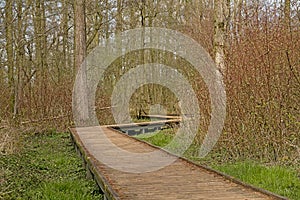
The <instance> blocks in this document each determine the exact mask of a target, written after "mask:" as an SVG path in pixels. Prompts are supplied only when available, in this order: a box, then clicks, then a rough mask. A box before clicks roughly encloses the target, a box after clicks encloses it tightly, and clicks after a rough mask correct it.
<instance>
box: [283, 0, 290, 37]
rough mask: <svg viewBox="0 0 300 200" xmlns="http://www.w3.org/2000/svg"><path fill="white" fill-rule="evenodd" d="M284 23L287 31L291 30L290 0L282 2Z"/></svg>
mask: <svg viewBox="0 0 300 200" xmlns="http://www.w3.org/2000/svg"><path fill="white" fill-rule="evenodd" d="M284 25H285V29H286V31H287V32H290V31H291V0H285V2H284Z"/></svg>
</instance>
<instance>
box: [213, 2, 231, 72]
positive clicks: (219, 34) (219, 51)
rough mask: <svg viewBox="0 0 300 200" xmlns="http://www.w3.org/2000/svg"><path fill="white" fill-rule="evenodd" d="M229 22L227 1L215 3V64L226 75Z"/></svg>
mask: <svg viewBox="0 0 300 200" xmlns="http://www.w3.org/2000/svg"><path fill="white" fill-rule="evenodd" d="M227 20H228V2H227V0H215V2H214V52H215V62H216V65H217V67H218V69H220V71H221V72H223V73H225V70H226V66H225V45H226V30H227Z"/></svg>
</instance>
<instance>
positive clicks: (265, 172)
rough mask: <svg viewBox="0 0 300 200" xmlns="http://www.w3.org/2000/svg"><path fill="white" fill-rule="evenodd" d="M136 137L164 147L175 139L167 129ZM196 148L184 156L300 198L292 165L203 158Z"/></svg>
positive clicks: (299, 176) (299, 181) (298, 177)
mask: <svg viewBox="0 0 300 200" xmlns="http://www.w3.org/2000/svg"><path fill="white" fill-rule="evenodd" d="M136 137H137V138H138V139H141V140H144V141H146V142H149V143H151V144H153V145H156V146H159V147H164V146H166V145H167V144H168V143H169V142H170V141H171V140H172V139H173V137H174V132H173V131H172V130H170V129H166V130H163V131H159V132H155V133H151V134H142V135H138V136H136ZM195 149H198V148H197V147H196V146H195V145H192V146H191V147H190V149H188V151H187V152H186V154H185V155H184V157H186V158H188V159H190V160H192V161H195V162H197V163H209V165H210V166H211V167H212V168H214V169H216V170H218V171H221V172H223V173H225V174H228V175H230V176H232V177H235V178H237V179H239V180H241V181H243V182H245V183H248V184H251V185H254V186H256V187H260V188H263V189H266V190H269V191H271V192H273V193H276V194H279V195H282V196H285V197H288V198H290V199H295V200H298V199H300V174H299V172H298V173H297V171H296V170H295V169H294V168H292V167H286V166H265V165H263V164H260V163H256V162H253V161H241V162H235V163H220V162H219V161H218V162H217V161H215V162H214V161H213V159H212V158H213V157H214V155H210V157H211V158H209V157H208V158H204V159H202V160H201V159H199V158H198V157H195V156H194V155H192V154H193V153H194V152H195Z"/></svg>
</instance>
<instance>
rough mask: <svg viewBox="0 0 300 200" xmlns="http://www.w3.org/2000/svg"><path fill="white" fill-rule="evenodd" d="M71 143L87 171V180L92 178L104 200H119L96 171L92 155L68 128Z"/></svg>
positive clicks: (71, 129) (74, 132) (75, 133)
mask: <svg viewBox="0 0 300 200" xmlns="http://www.w3.org/2000/svg"><path fill="white" fill-rule="evenodd" d="M69 131H70V137H71V141H72V143H73V145H74V148H75V150H76V152H77V153H78V154H79V157H81V159H82V161H83V165H84V167H85V169H86V171H87V178H92V179H93V180H94V181H95V182H96V183H97V185H98V187H99V188H100V190H101V192H102V194H103V195H104V200H120V198H119V197H118V195H117V193H115V192H114V190H113V189H112V188H111V187H110V184H109V183H108V181H107V180H106V178H105V177H104V176H102V174H101V173H100V172H99V171H98V170H96V168H95V166H96V164H95V162H96V160H95V159H94V158H93V156H92V155H89V153H88V151H87V150H86V148H85V147H83V145H82V142H81V140H80V138H79V137H78V135H77V132H76V129H74V128H69Z"/></svg>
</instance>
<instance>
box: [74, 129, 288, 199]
mask: <svg viewBox="0 0 300 200" xmlns="http://www.w3.org/2000/svg"><path fill="white" fill-rule="evenodd" d="M106 127H107V128H108V129H111V130H113V131H115V132H118V133H119V134H122V135H123V136H125V137H128V138H131V139H135V140H137V141H139V142H141V143H144V144H146V145H149V146H151V147H152V148H155V149H158V150H161V151H163V152H165V153H167V154H169V155H171V156H175V157H177V158H178V159H180V160H182V161H184V162H186V163H189V164H192V165H194V166H195V167H198V168H201V169H204V170H205V171H207V172H210V173H213V174H215V175H217V176H221V177H223V178H224V179H226V180H228V181H231V182H233V183H236V184H238V185H241V186H243V187H245V188H246V189H250V190H253V191H254V192H258V193H261V194H264V195H266V196H268V197H270V198H272V199H280V200H288V198H286V197H283V196H280V195H278V194H275V193H272V192H270V191H267V190H264V189H262V188H258V187H255V186H253V185H250V184H247V183H244V182H242V181H240V180H238V179H236V178H234V177H232V176H229V175H227V174H224V173H222V172H219V171H217V170H214V169H212V168H210V167H207V166H203V165H200V164H198V163H195V162H193V161H190V160H188V159H186V158H183V157H181V156H178V155H174V154H173V153H171V152H169V151H167V150H165V149H162V148H159V147H157V146H154V145H152V144H150V143H148V142H146V141H143V140H140V139H137V138H133V137H131V136H129V135H127V134H124V133H123V132H121V131H120V130H117V129H114V127H117V126H106ZM69 131H70V136H71V140H72V142H73V144H74V146H75V150H76V151H77V152H78V153H79V155H80V157H81V158H82V160H83V162H84V166H85V167H86V170H87V174H90V177H91V178H92V179H93V180H95V182H96V183H97V185H98V186H99V188H100V189H101V191H102V192H103V194H104V195H105V199H108V200H119V199H120V198H119V196H118V194H117V193H116V192H115V191H114V190H113V189H112V188H111V186H110V184H109V182H108V181H107V180H106V178H105V177H104V176H103V175H102V174H101V171H99V170H97V169H96V167H95V166H96V162H97V160H96V159H95V158H94V157H93V156H92V155H90V153H88V151H87V149H86V148H85V147H84V146H83V144H82V142H81V140H80V138H79V135H78V134H77V131H76V128H69Z"/></svg>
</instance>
